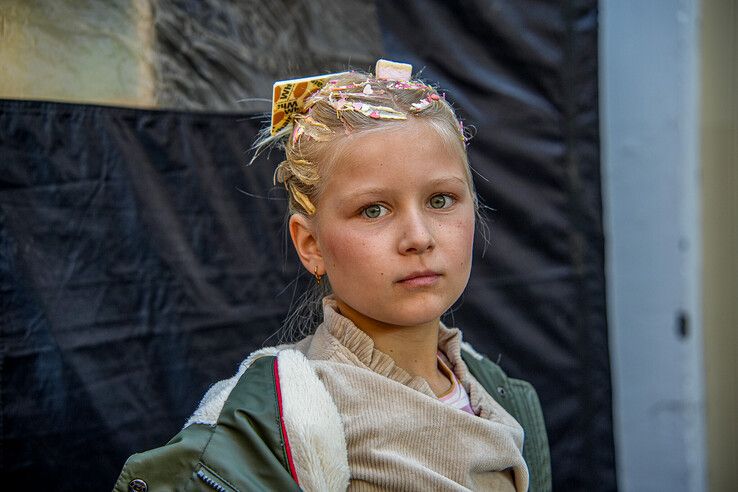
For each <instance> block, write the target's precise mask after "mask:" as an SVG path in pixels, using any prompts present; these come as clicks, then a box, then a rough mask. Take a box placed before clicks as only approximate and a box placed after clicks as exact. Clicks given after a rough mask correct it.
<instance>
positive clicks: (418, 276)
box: [397, 270, 441, 287]
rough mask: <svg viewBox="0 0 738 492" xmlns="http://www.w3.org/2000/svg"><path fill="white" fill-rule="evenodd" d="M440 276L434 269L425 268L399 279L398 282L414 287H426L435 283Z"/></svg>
mask: <svg viewBox="0 0 738 492" xmlns="http://www.w3.org/2000/svg"><path fill="white" fill-rule="evenodd" d="M439 278H441V274H440V273H438V272H434V271H433V270H423V271H418V272H413V273H411V274H409V275H407V276H405V277H403V278H402V279H400V280H398V281H397V283H399V284H401V285H406V286H412V287H424V286H428V285H433V284H435V283H436V282H437V281H438V279H439Z"/></svg>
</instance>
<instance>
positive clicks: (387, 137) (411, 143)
mask: <svg viewBox="0 0 738 492" xmlns="http://www.w3.org/2000/svg"><path fill="white" fill-rule="evenodd" d="M343 143H344V144H345V145H343V146H342V147H341V148H342V152H341V154H340V157H339V158H338V159H337V161H336V162H335V164H334V165H333V166H331V172H330V175H329V176H327V178H326V181H325V182H324V188H323V190H324V191H323V193H322V195H321V196H320V199H319V202H318V206H317V209H318V211H317V213H316V215H315V216H314V218H313V219H312V220H311V221H310V222H309V225H310V229H311V235H312V236H313V237H314V252H315V255H314V256H311V257H310V258H311V259H310V260H309V261H308V262H306V256H305V255H302V254H301V257H302V260H303V263H305V266H306V267H307V268H308V269H309V270H310V271H311V272H312V271H313V269H314V267H315V266H318V268H319V271H320V272H323V271H325V273H326V274H327V275H328V278H329V279H330V283H331V286H332V288H333V292H334V295H335V297H336V298H337V299H338V301H339V305H340V304H341V303H343V304H345V305H347V306H349V307H350V308H351V309H352V310H354V311H356V312H358V313H360V315H361V316H363V317H366V318H369V319H370V320H373V321H376V322H380V323H383V324H390V325H399V326H417V325H421V324H424V323H428V322H432V321H434V320H437V319H438V318H439V317H440V316H441V314H443V313H444V312H445V311H446V310H447V309H448V308H449V307H451V305H452V304H453V303H454V302H455V301H456V300H457V299H458V298H459V296H460V295H461V293H462V291H463V290H464V288H465V287H466V284H467V282H468V280H469V273H470V271H471V262H472V261H471V258H472V243H473V239H474V202H473V200H472V196H471V192H470V189H469V184H468V182H467V174H466V170H465V168H464V163H463V161H462V160H461V159H460V157H459V156H458V154H457V153H455V152H454V151H453V150H451V149H449V148H448V147H449V146H448V145H447V144H446V143H445V142H444V141H443V140H442V138H441V137H440V136H439V134H438V133H437V132H436V131H435V130H434V129H433V127H431V126H430V125H429V124H428V123H425V122H422V121H419V120H413V119H411V120H408V121H407V122H404V123H403V124H402V125H398V126H397V128H392V129H389V130H387V131H378V132H372V133H365V134H363V135H362V134H358V135H354V136H350V137H348V140H347V141H345V142H343ZM293 237H294V234H293ZM296 246H298V252H299V251H300V245H299V244H298V242H297V241H296Z"/></svg>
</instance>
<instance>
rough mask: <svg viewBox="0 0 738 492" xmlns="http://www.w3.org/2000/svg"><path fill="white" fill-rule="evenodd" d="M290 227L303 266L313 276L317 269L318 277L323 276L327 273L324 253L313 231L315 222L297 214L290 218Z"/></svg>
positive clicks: (293, 242)
mask: <svg viewBox="0 0 738 492" xmlns="http://www.w3.org/2000/svg"><path fill="white" fill-rule="evenodd" d="M289 227H290V237H292V244H294V245H295V250H296V251H297V256H299V257H300V261H301V262H302V264H303V266H304V267H305V268H306V269H307V271H308V272H310V273H311V274H314V273H315V268H316V267H317V268H318V272H317V273H318V275H323V274H324V273H325V267H324V264H323V253H322V252H321V251H320V245H319V244H318V239H317V237H316V236H315V233H314V230H313V222H312V221H311V220H310V219H308V218H307V217H305V216H304V215H302V214H300V213H295V214H292V215H291V216H290V222H289Z"/></svg>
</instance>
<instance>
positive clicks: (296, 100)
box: [271, 72, 345, 135]
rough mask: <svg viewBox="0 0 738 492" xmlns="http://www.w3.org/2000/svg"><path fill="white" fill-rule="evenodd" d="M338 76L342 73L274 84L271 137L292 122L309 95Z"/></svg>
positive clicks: (281, 81)
mask: <svg viewBox="0 0 738 492" xmlns="http://www.w3.org/2000/svg"><path fill="white" fill-rule="evenodd" d="M344 73H345V72H344ZM340 75H343V73H332V74H328V75H318V76H315V77H305V78H302V79H293V80H280V81H278V82H275V83H274V87H273V96H272V130H271V131H272V135H275V134H276V133H277V132H279V131H280V130H282V129H283V128H284V127H286V126H287V125H289V124H290V123H291V122H292V120H293V119H294V117H295V114H297V113H300V112H301V111H302V110H303V108H304V107H305V100H306V99H307V98H308V97H309V96H310V94H312V93H313V92H315V91H317V90H319V89H320V88H321V87H323V86H324V85H325V84H326V83H327V82H328V81H329V80H331V79H334V78H336V77H338V76H340Z"/></svg>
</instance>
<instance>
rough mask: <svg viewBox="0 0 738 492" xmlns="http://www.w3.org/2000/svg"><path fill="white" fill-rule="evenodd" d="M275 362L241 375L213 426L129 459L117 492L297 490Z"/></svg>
mask: <svg viewBox="0 0 738 492" xmlns="http://www.w3.org/2000/svg"><path fill="white" fill-rule="evenodd" d="M274 362H275V358H274V357H262V358H260V359H258V360H256V361H255V362H254V363H253V364H252V365H251V366H250V367H249V368H248V369H247V370H246V371H245V372H244V374H243V375H242V376H241V377H240V379H239V380H238V382H237V383H236V385H235V386H234V387H233V389H232V390H231V392H230V394H229V395H228V398H227V399H226V400H225V402H224V404H223V408H222V410H221V411H220V414H219V415H218V418H217V422H215V423H214V425H209V424H199V423H196V424H192V425H190V426H188V427H186V428H185V429H184V430H182V431H181V432H180V433H179V434H177V435H176V436H175V437H174V438H173V439H172V440H171V441H169V443H167V444H166V445H164V446H162V447H160V448H156V449H152V450H150V451H146V452H144V453H140V454H135V455H133V456H131V457H130V458H129V459H128V461H126V464H125V466H124V467H123V471H122V472H121V474H120V476H119V477H118V481H117V482H116V484H115V489H114V490H115V492H129V491H133V492H154V491H156V492H158V491H164V490H166V491H171V490H185V491H190V490H207V491H213V490H215V491H218V492H226V491H228V492H231V491H241V492H242V491H251V490H286V491H289V490H299V487H298V485H297V483H296V481H295V479H294V478H293V476H292V474H291V472H290V468H289V464H288V462H287V455H286V449H285V443H284V441H283V438H282V420H281V412H280V406H279V400H278V397H277V387H276V382H275V376H274V367H275V366H274Z"/></svg>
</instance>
